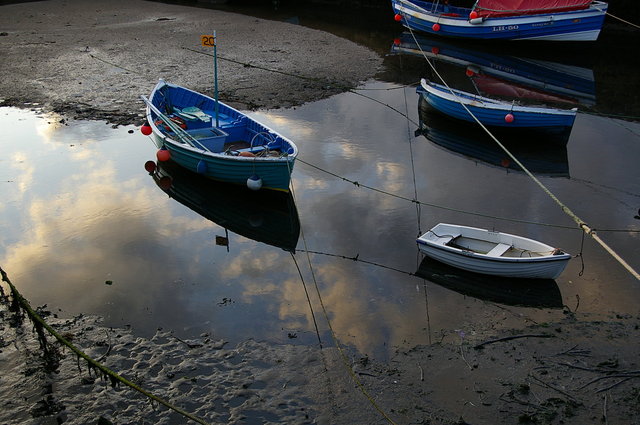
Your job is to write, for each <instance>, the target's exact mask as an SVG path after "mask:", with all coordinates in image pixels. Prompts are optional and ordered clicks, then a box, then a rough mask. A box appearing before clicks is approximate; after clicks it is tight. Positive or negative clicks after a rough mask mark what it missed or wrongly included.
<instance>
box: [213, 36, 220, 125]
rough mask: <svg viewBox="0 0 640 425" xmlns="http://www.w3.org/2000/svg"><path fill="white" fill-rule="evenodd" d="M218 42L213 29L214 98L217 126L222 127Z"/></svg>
mask: <svg viewBox="0 0 640 425" xmlns="http://www.w3.org/2000/svg"><path fill="white" fill-rule="evenodd" d="M217 44H218V43H217V42H216V32H215V31H213V80H214V82H213V84H214V86H215V88H214V98H215V99H216V127H220V123H219V122H218V52H217V50H218V46H217Z"/></svg>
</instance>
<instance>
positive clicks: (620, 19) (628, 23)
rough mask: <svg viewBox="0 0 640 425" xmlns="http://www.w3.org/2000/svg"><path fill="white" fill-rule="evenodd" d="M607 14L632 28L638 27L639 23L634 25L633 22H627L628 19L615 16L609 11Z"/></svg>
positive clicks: (639, 26) (639, 27)
mask: <svg viewBox="0 0 640 425" xmlns="http://www.w3.org/2000/svg"><path fill="white" fill-rule="evenodd" d="M607 16H611V17H612V18H613V19H617V20H618V21H620V22H624V23H625V24H627V25H631V26H632V27H634V28H637V29H640V25H636V24H634V23H633V22H629V21H625V20H624V19H622V18H620V17H618V16H616V15H612V14H611V13H609V12H607Z"/></svg>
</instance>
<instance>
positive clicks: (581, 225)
mask: <svg viewBox="0 0 640 425" xmlns="http://www.w3.org/2000/svg"><path fill="white" fill-rule="evenodd" d="M405 24H406V25H405V26H406V27H407V28H409V33H410V34H411V36H412V37H413V40H414V42H415V43H416V45H417V46H418V49H419V50H420V52H421V53H422V56H423V57H424V58H425V60H426V61H427V63H428V64H429V67H430V68H431V69H432V70H433V72H434V73H435V74H436V75H437V76H438V78H439V79H440V81H442V83H443V84H444V85H445V86H446V87H447V89H449V91H450V92H451V94H452V95H453V96H454V97H455V98H456V99H457V101H458V102H459V103H460V105H461V106H462V107H463V108H464V109H465V111H467V113H468V114H469V115H470V116H471V117H472V118H473V120H474V121H475V122H476V123H477V124H478V125H479V126H480V127H481V128H482V129H483V130H484V132H485V133H487V135H489V137H491V139H493V141H494V142H495V143H496V144H497V145H498V146H499V147H500V148H501V149H502V150H503V151H504V152H505V153H506V154H507V155H508V156H509V158H511V159H512V160H513V161H514V162H515V163H516V164H517V165H518V166H519V167H520V168H521V169H522V171H524V173H525V174H526V175H527V176H529V177H530V178H531V179H532V180H533V181H534V183H536V184H537V185H538V186H539V187H540V188H541V189H542V190H543V191H544V193H546V194H547V195H548V196H549V197H550V198H551V199H552V200H553V201H554V202H555V203H556V204H557V205H558V206H559V207H560V208H561V209H562V211H563V212H564V213H565V214H567V215H568V216H569V217H570V218H571V219H572V220H573V221H574V222H575V223H576V224H577V225H578V227H579V228H580V229H582V231H584V232H585V233H586V234H587V235H589V236H591V238H592V239H593V240H595V241H596V242H598V243H599V244H600V246H602V247H603V248H604V249H605V250H606V251H607V252H608V253H609V254H610V255H611V256H612V257H613V258H614V259H615V260H616V261H618V263H620V265H622V266H623V267H624V268H625V269H626V270H627V271H628V272H629V273H631V274H632V275H633V277H635V278H636V279H637V280H640V273H638V272H637V271H636V270H634V268H633V267H631V265H630V264H629V263H627V262H626V261H625V260H624V259H623V258H622V257H621V256H620V255H619V254H618V253H617V252H615V251H614V250H613V249H612V248H611V247H610V246H609V245H607V244H606V243H605V242H604V241H603V240H602V239H601V238H600V237H599V236H598V235H597V234H596V232H595V229H592V228H591V227H589V225H588V224H587V223H586V222H585V221H584V220H582V219H581V218H580V217H578V216H577V215H576V214H575V213H574V212H573V211H571V209H570V208H569V207H568V206H566V205H565V204H564V203H563V202H562V201H560V199H558V197H557V196H555V195H554V194H553V193H552V192H551V190H549V189H548V188H547V187H546V186H545V185H544V184H543V183H542V182H541V181H540V180H539V179H538V178H537V177H536V176H534V175H533V174H532V173H531V171H529V170H528V169H527V168H526V167H525V166H524V164H522V163H521V162H520V160H518V158H516V157H515V156H514V155H513V154H512V153H511V151H509V150H508V149H507V148H506V147H505V146H504V145H503V144H502V143H501V142H500V141H499V140H498V138H497V137H496V136H495V135H494V134H493V133H491V131H489V129H488V128H487V127H485V126H484V124H482V123H481V122H480V120H479V119H478V118H477V117H476V116H475V115H474V114H473V113H472V112H471V111H470V110H469V108H467V106H466V105H465V104H464V103H463V102H462V101H460V99H459V98H458V96H457V95H456V94H455V92H454V91H453V90H451V88H450V87H449V85H448V84H447V82H446V81H445V80H444V78H443V77H442V76H441V75H440V73H439V72H438V70H437V69H436V68H435V66H434V65H433V64H432V63H431V61H430V60H429V58H428V57H427V55H426V54H425V53H424V51H423V50H422V47H421V46H420V43H418V40H417V39H416V36H415V33H414V32H413V30H412V29H411V28H410V27H409V25H408V24H407V23H406V22H405Z"/></svg>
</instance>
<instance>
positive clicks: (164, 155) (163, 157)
mask: <svg viewBox="0 0 640 425" xmlns="http://www.w3.org/2000/svg"><path fill="white" fill-rule="evenodd" d="M156 157H157V158H158V161H160V162H164V161H168V160H170V159H171V152H169V151H168V150H167V148H162V149H159V150H158V152H157V153H156Z"/></svg>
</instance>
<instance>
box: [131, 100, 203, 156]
mask: <svg viewBox="0 0 640 425" xmlns="http://www.w3.org/2000/svg"><path fill="white" fill-rule="evenodd" d="M140 98H141V99H142V100H143V101H144V103H146V104H147V105H148V106H149V108H151V110H152V111H153V112H155V113H156V115H157V116H158V117H159V118H160V119H161V120H162V121H163V122H164V123H165V124H166V125H167V127H169V128H170V129H171V130H172V131H173V132H174V133H175V134H176V136H178V138H179V139H180V140H181V141H182V142H184V143H187V144H189V145H191V146H193V147H194V148H200V149H204V150H206V151H208V152H211V151H210V150H209V149H208V148H207V147H206V146H204V145H203V144H202V143H200V142H199V141H198V140H196V139H195V138H194V137H193V136H192V135H190V134H189V133H187V132H186V131H185V130H184V129H183V128H182V127H180V126H179V125H177V124H176V123H175V122H173V121H171V119H169V117H167V116H166V115H165V114H163V113H162V112H160V110H159V109H158V108H156V107H155V105H154V104H153V103H151V101H150V100H149V99H147V98H146V97H144V96H142V95H140Z"/></svg>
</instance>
